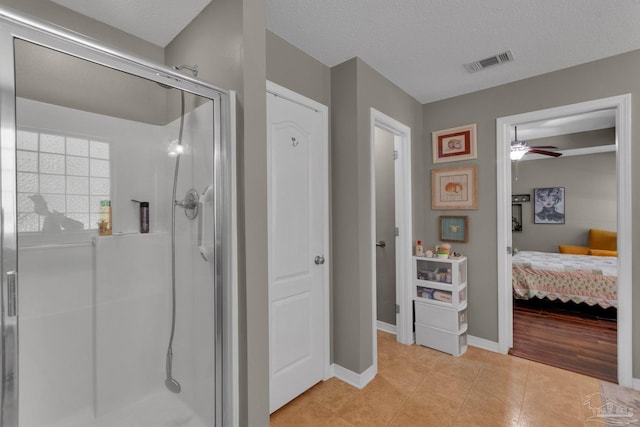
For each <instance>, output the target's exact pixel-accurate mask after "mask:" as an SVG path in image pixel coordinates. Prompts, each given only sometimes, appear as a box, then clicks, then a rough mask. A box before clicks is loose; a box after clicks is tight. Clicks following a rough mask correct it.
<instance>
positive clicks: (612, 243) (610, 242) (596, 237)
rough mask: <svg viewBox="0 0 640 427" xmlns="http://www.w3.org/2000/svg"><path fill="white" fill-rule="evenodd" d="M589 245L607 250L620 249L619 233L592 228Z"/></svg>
mask: <svg viewBox="0 0 640 427" xmlns="http://www.w3.org/2000/svg"><path fill="white" fill-rule="evenodd" d="M589 247H590V248H594V249H605V250H607V251H615V250H618V233H616V232H615V231H605V230H596V229H595V228H592V229H590V230H589Z"/></svg>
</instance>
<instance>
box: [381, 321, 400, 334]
mask: <svg viewBox="0 0 640 427" xmlns="http://www.w3.org/2000/svg"><path fill="white" fill-rule="evenodd" d="M378 330H380V331H383V332H388V333H390V334H393V335H397V332H396V330H397V328H396V325H392V324H391V323H387V322H383V321H382V320H378Z"/></svg>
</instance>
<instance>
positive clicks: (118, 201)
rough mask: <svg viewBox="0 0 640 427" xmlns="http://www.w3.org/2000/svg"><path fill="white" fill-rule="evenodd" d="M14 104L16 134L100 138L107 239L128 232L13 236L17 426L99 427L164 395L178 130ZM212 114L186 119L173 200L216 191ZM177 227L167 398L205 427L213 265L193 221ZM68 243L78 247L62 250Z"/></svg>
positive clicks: (203, 111)
mask: <svg viewBox="0 0 640 427" xmlns="http://www.w3.org/2000/svg"><path fill="white" fill-rule="evenodd" d="M17 102H18V107H19V108H18V111H19V117H18V118H19V121H18V124H19V127H27V128H30V129H37V130H42V131H48V132H52V133H61V134H69V135H73V136H87V137H101V138H102V139H106V140H108V141H109V142H110V145H111V173H110V175H111V181H112V184H111V189H112V205H113V224H114V232H125V233H132V234H123V235H114V236H111V237H97V233H96V232H95V231H94V232H85V233H77V234H73V235H72V234H70V233H54V234H49V235H43V233H22V234H21V235H20V245H21V248H22V246H23V245H25V244H28V245H31V246H32V247H30V248H28V249H24V250H21V251H20V265H19V272H20V273H19V274H20V277H19V297H20V307H19V310H20V311H19V313H20V333H21V337H20V340H21V341H20V357H21V359H20V364H21V365H20V375H21V378H20V381H21V388H20V393H21V405H20V409H21V413H20V416H21V426H24V427H44V426H48V425H50V424H52V423H53V422H54V421H55V420H64V419H69V418H68V417H72V418H73V417H80V418H81V419H84V417H86V416H87V414H91V416H92V417H93V416H96V415H97V416H98V417H99V418H98V420H99V419H101V418H102V416H105V417H109V416H111V415H113V414H115V413H118V412H119V411H122V410H125V409H126V408H129V407H132V405H135V404H136V402H138V401H141V400H143V399H145V397H147V396H149V395H151V394H153V393H157V392H158V390H161V389H163V387H164V384H163V383H164V378H165V354H166V345H167V342H168V338H169V333H170V322H171V299H170V291H171V282H170V277H171V270H170V256H171V248H170V234H169V233H168V231H169V230H170V228H171V227H170V214H171V203H172V202H171V185H172V181H173V171H174V169H173V168H174V165H175V159H173V158H169V157H168V156H167V155H166V148H167V143H168V141H169V140H170V139H171V138H175V137H176V136H177V134H178V132H179V120H176V121H174V122H172V123H171V124H169V125H167V126H164V127H160V126H154V125H149V124H144V123H136V122H131V121H127V120H122V119H116V118H112V117H106V116H100V115H97V114H93V113H87V112H83V111H77V110H72V109H68V108H64V107H58V106H54V105H49V104H44V103H40V102H35V101H30V100H25V99H18V100H17ZM212 115H213V108H212V103H211V102H207V103H206V104H204V105H201V106H199V107H198V108H196V109H195V110H192V111H191V112H190V113H188V114H187V115H186V116H185V132H184V144H185V146H186V148H187V151H186V153H185V154H184V155H183V156H182V158H181V169H180V177H179V187H178V193H177V198H178V199H181V198H183V197H184V193H185V192H186V190H188V189H189V188H196V190H197V191H198V193H202V192H203V191H204V190H205V189H206V187H207V186H208V185H210V184H212V183H213V165H212V161H211V159H212V158H213V148H214V147H213V143H212V141H213V132H214V129H213V127H212V125H211V117H212ZM195 127H197V129H194V128H195ZM130 199H137V200H145V201H147V200H148V201H149V202H150V205H151V209H150V210H151V233H150V234H145V235H141V234H138V233H137V231H138V207H137V205H136V204H134V203H133V202H131V201H130ZM204 208H205V210H206V212H205V217H206V220H207V222H206V223H205V224H204V227H205V231H206V234H207V235H206V236H205V244H210V245H212V244H213V241H212V238H213V212H212V206H205V207H204ZM201 214H202V212H201ZM176 228H177V230H178V234H177V237H176V240H177V245H176V264H177V268H176V292H177V299H176V304H177V316H176V336H175V344H174V377H175V378H176V379H177V380H178V381H179V382H180V383H181V385H182V388H183V390H182V393H180V394H179V395H175V397H176V399H180V400H183V401H184V402H185V403H186V404H187V405H188V406H189V407H190V408H191V409H192V410H194V411H195V413H196V414H197V417H198V418H200V419H202V420H203V421H204V422H205V423H206V425H213V424H214V404H213V402H214V400H213V396H214V395H215V394H214V384H215V382H214V376H215V365H214V350H215V348H214V338H215V332H214V331H215V329H214V326H215V325H214V318H215V316H214V288H213V264H212V263H211V262H205V261H204V260H203V259H202V257H201V256H200V253H199V250H198V245H197V242H198V219H196V220H194V221H192V220H188V219H187V218H186V217H185V216H184V212H183V210H182V209H180V208H177V209H176ZM94 237H95V238H96V247H94V248H92V247H91V246H90V243H91V239H92V238H94ZM69 242H84V243H85V246H73V245H71V246H67V245H65V246H63V245H60V244H59V243H69ZM43 245H53V247H44V246H43ZM61 391H63V392H61ZM61 422H63V423H64V421H61ZM87 425H88V424H87Z"/></svg>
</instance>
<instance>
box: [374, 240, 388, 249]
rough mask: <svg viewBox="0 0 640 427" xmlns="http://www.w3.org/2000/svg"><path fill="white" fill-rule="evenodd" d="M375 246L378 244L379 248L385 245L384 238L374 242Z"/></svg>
mask: <svg viewBox="0 0 640 427" xmlns="http://www.w3.org/2000/svg"><path fill="white" fill-rule="evenodd" d="M376 246H378V247H380V248H384V247H385V246H387V242H385V241H384V240H380V241H378V242H376Z"/></svg>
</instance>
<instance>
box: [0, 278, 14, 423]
mask: <svg viewBox="0 0 640 427" xmlns="http://www.w3.org/2000/svg"><path fill="white" fill-rule="evenodd" d="M17 275H18V273H17V272H16V271H8V272H7V273H6V275H5V278H4V280H1V282H2V286H1V288H2V339H3V341H2V355H1V356H2V357H1V359H2V360H1V363H2V378H0V380H1V381H2V409H1V410H0V425H1V426H3V427H4V426H7V427H17V426H18V318H17V314H18V310H17V306H18V301H17V299H18V289H17V284H18V282H17Z"/></svg>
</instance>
